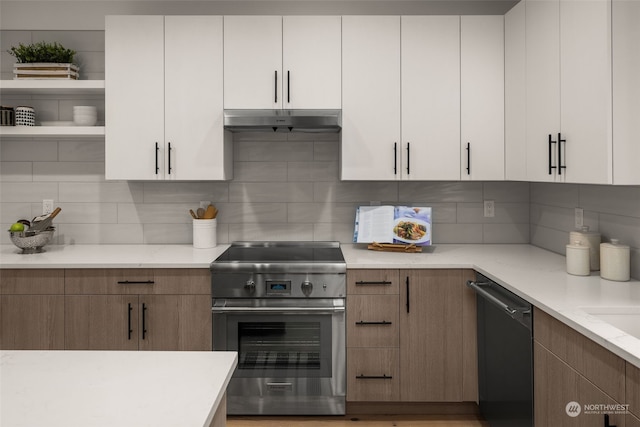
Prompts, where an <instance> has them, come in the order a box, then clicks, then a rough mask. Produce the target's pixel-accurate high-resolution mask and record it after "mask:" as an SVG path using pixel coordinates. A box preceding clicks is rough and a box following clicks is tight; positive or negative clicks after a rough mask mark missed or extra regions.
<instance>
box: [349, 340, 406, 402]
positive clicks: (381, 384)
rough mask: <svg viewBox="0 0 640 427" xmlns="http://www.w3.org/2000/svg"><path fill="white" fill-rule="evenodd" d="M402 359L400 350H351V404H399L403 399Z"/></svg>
mask: <svg viewBox="0 0 640 427" xmlns="http://www.w3.org/2000/svg"><path fill="white" fill-rule="evenodd" d="M398 360H399V350H398V349H391V348H349V349H347V401H352V402H358V401H359V402H362V401H369V402H384V401H397V400H398V399H399V398H400V377H399V375H400V374H399V369H398ZM361 376H365V377H369V378H361ZM385 376H386V377H391V378H385ZM371 377H382V378H371Z"/></svg>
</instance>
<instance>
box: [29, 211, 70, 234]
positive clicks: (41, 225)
mask: <svg viewBox="0 0 640 427" xmlns="http://www.w3.org/2000/svg"><path fill="white" fill-rule="evenodd" d="M61 210H62V209H60V208H55V210H54V211H53V212H51V213H50V214H49V216H47V217H46V218H44V219H42V220H41V221H33V222H32V223H31V227H30V228H29V232H31V233H35V232H38V231H42V230H44V229H46V228H47V227H49V226H50V225H51V221H52V220H53V218H55V217H56V215H58V214H59V213H60V211H61Z"/></svg>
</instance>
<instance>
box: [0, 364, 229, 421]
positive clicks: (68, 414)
mask: <svg viewBox="0 0 640 427" xmlns="http://www.w3.org/2000/svg"><path fill="white" fill-rule="evenodd" d="M236 364H237V353H235V352H213V351H208V352H179V351H175V352H165V351H0V370H1V371H2V376H1V377H0V408H2V411H0V425H2V426H3V427H23V426H24V427H31V426H44V425H47V426H53V427H56V426H60V427H74V426H78V427H80V426H82V427H85V426H92V427H101V426H104V427H107V426H109V427H112V426H118V427H128V426H131V427H134V426H135V427H143V426H153V427H162V426H166V427H175V426H181V427H187V426H190V427H196V426H197V427H201V426H202V427H208V426H209V425H210V424H211V422H212V421H213V420H214V416H215V415H216V412H217V410H218V408H219V406H220V405H221V404H222V405H224V404H225V400H224V396H225V391H226V389H227V385H228V384H229V380H230V379H231V375H232V373H233V370H234V368H235V366H236ZM223 410H224V414H226V410H225V409H224V408H222V407H221V411H223ZM224 414H222V413H221V414H220V415H219V417H222V416H224ZM216 419H217V418H216ZM223 419H224V418H223Z"/></svg>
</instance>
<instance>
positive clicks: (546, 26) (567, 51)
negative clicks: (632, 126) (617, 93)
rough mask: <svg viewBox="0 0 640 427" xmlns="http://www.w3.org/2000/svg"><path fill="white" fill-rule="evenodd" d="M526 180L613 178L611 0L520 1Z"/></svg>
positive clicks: (601, 180)
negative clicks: (522, 10)
mask: <svg viewBox="0 0 640 427" xmlns="http://www.w3.org/2000/svg"><path fill="white" fill-rule="evenodd" d="M525 13H526V24H525V26H526V29H525V32H526V145H527V179H528V180H529V181H558V182H574V183H591V184H607V183H611V182H612V160H611V157H612V150H611V147H612V123H611V122H612V106H611V104H612V92H611V2H610V0H592V1H573V0H527V1H526V11H525Z"/></svg>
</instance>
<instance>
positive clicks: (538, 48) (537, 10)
mask: <svg viewBox="0 0 640 427" xmlns="http://www.w3.org/2000/svg"><path fill="white" fill-rule="evenodd" d="M559 26H560V8H559V3H558V0H527V2H526V29H525V32H526V67H527V83H526V99H527V101H526V138H527V179H528V180H529V181H554V180H555V179H556V173H557V164H558V163H557V162H558V158H557V153H558V149H557V147H558V146H557V139H558V138H557V137H558V135H557V133H558V132H559V131H560V30H559ZM549 136H551V141H555V142H552V143H550V142H549Z"/></svg>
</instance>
